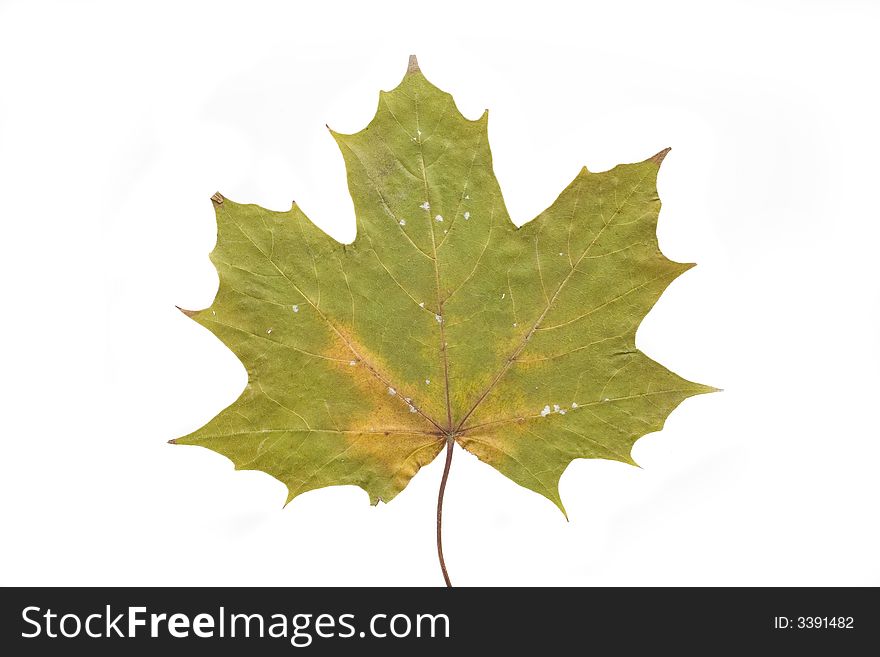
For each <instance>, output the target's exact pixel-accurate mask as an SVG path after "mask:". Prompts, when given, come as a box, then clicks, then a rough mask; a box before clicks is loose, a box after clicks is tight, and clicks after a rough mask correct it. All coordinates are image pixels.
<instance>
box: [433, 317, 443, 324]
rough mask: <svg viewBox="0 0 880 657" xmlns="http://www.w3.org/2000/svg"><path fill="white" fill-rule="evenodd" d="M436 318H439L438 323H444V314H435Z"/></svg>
mask: <svg viewBox="0 0 880 657" xmlns="http://www.w3.org/2000/svg"><path fill="white" fill-rule="evenodd" d="M434 319H436V320H437V323H438V324H442V323H443V316H442V315H434Z"/></svg>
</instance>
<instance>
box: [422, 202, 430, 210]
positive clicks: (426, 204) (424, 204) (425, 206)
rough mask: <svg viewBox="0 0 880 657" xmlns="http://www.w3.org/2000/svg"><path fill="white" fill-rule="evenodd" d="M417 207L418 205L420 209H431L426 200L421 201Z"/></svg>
mask: <svg viewBox="0 0 880 657" xmlns="http://www.w3.org/2000/svg"><path fill="white" fill-rule="evenodd" d="M419 207H420V208H421V209H422V210H430V209H431V204H430V203H428V202H427V201H425V202H424V203H422V204H421V205H420V206H419Z"/></svg>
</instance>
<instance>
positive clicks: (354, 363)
mask: <svg viewBox="0 0 880 657" xmlns="http://www.w3.org/2000/svg"><path fill="white" fill-rule="evenodd" d="M348 364H349V365H351V366H352V367H354V366H355V365H357V361H356V360H350V361H348Z"/></svg>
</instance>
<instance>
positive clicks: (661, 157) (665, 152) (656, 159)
mask: <svg viewBox="0 0 880 657" xmlns="http://www.w3.org/2000/svg"><path fill="white" fill-rule="evenodd" d="M671 150H672V149H671V148H664V149H663V150H662V151H660V152H659V153H657V154H656V155H652V156H651V157H649V158H648V160H649V161H651V162H653V163H654V164H656V165H657V166H658V167H659V166H660V164H662V162H663V160H664V159H666V156H667V155H668V154H669V151H671Z"/></svg>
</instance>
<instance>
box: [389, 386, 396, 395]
mask: <svg viewBox="0 0 880 657" xmlns="http://www.w3.org/2000/svg"><path fill="white" fill-rule="evenodd" d="M388 394H389V395H392V396H394V395H396V394H397V391H396V390H395V389H394V388H391V387H389V388H388Z"/></svg>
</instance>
